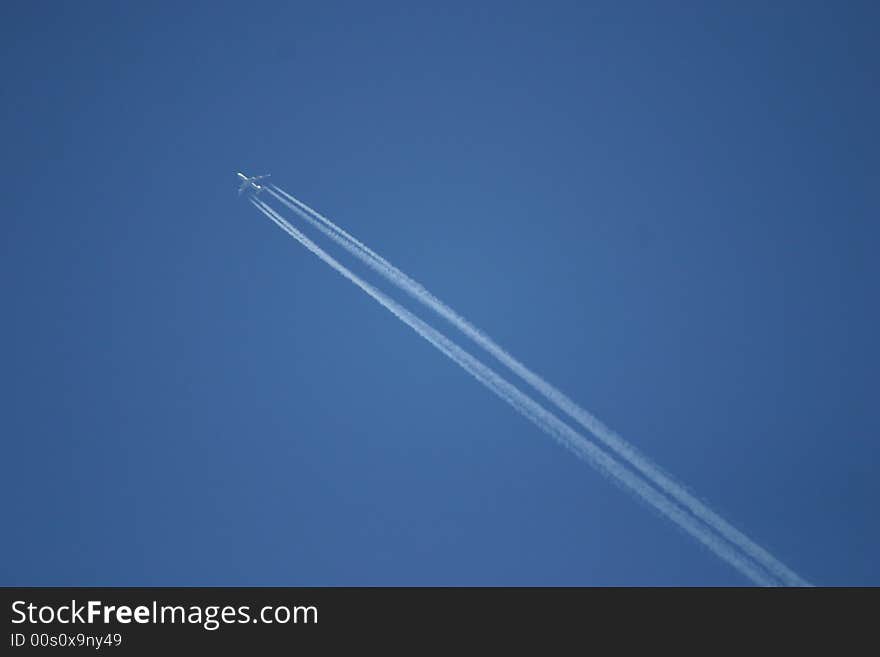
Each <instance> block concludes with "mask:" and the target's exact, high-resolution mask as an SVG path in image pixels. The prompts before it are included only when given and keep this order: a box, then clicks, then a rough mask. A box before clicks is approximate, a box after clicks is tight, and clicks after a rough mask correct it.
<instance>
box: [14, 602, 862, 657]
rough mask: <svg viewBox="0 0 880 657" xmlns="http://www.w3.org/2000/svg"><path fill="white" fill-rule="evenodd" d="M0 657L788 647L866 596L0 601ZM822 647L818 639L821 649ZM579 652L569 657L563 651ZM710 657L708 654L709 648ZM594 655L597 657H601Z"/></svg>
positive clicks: (853, 627) (847, 629) (853, 629)
mask: <svg viewBox="0 0 880 657" xmlns="http://www.w3.org/2000/svg"><path fill="white" fill-rule="evenodd" d="M2 593H3V605H4V617H5V619H6V620H5V626H6V636H5V637H4V643H5V644H6V647H5V649H4V654H18V653H24V652H28V651H33V650H40V649H42V650H53V651H56V652H57V651H62V653H68V652H69V651H70V650H71V649H73V650H91V651H98V652H99V653H101V654H106V653H110V654H116V653H123V652H141V651H150V652H152V653H153V654H155V651H158V650H165V651H172V652H176V651H178V650H199V651H204V650H224V651H227V650H247V651H250V650H254V649H269V648H278V649H310V650H312V649H314V650H320V651H323V652H326V651H327V650H331V649H340V650H341V649H343V648H348V649H350V648H351V647H361V648H367V647H370V648H382V647H391V646H394V647H397V648H407V647H409V648H411V649H412V650H413V651H418V652H421V651H423V650H427V649H429V648H436V647H440V646H443V647H445V648H446V649H454V648H456V647H460V648H466V647H468V646H470V645H472V642H474V641H480V642H482V643H483V644H484V645H491V646H495V647H500V646H502V645H503V646H514V647H520V648H522V647H524V646H526V645H531V646H534V647H536V648H541V647H542V646H543V647H544V648H547V647H549V646H550V645H556V644H559V643H560V642H563V643H565V642H571V641H574V642H581V645H582V646H583V647H584V648H585V649H586V648H587V647H589V646H590V645H591V643H590V642H592V641H597V640H601V641H602V642H603V644H604V642H606V641H611V642H612V645H614V646H616V647H617V648H618V649H620V648H626V647H633V648H635V647H638V646H645V645H651V642H654V643H655V644H658V642H659V645H664V646H669V645H682V644H684V643H689V642H692V643H695V644H697V645H700V644H701V643H702V641H703V639H702V637H705V636H708V637H712V636H714V637H715V639H714V641H715V643H716V648H717V647H721V645H722V644H723V645H724V646H726V647H729V645H730V643H731V642H733V643H739V644H742V645H750V644H751V642H753V641H760V642H761V644H762V645H764V646H765V647H766V645H767V642H768V641H770V642H777V641H779V642H781V643H780V645H789V646H790V645H791V641H792V640H795V639H797V638H798V637H800V638H808V639H809V638H813V637H816V638H818V636H820V635H821V633H823V632H828V631H830V630H831V628H832V627H834V628H835V632H836V634H835V635H834V636H835V640H836V641H844V642H846V641H847V640H849V639H852V637H853V636H855V634H856V633H857V631H858V630H865V629H868V628H869V627H870V625H869V623H868V619H869V618H871V617H872V616H873V614H871V613H870V610H871V609H873V608H874V607H873V605H871V604H865V603H866V602H869V601H870V602H873V601H874V600H876V590H874V591H863V593H868V597H867V599H865V597H864V596H862V595H859V594H858V593H857V592H855V591H846V590H836V591H831V590H826V591H816V590H812V591H811V590H803V589H801V590H758V589H575V588H558V589H545V588H497V589H477V588H474V589H466V588H434V589H425V588H6V589H2ZM826 638H827V637H826ZM572 645H576V644H572ZM706 648H707V649H709V646H708V645H707V646H706ZM601 654H604V653H601Z"/></svg>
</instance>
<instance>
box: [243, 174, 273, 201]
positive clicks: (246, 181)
mask: <svg viewBox="0 0 880 657" xmlns="http://www.w3.org/2000/svg"><path fill="white" fill-rule="evenodd" d="M236 175H237V176H238V177H239V178H240V179H241V185H239V187H238V195H239V196H241V195H242V193H243V192H244V191H245V190H246V189H248V188H249V187H251V188H253V190H254V192H255V193H256V194H259V193H260V192H261V191H263V186H262V185H258V184H257V181H258V180H262V179H263V178H268V177H269V176H271V175H272V174H271V173H267V174H266V175H265V176H253V177H251V178H248V177H247V176H246V175H244V174H243V173H241V172H240V171H239V172H238V173H237V174H236Z"/></svg>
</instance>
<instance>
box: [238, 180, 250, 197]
mask: <svg viewBox="0 0 880 657" xmlns="http://www.w3.org/2000/svg"><path fill="white" fill-rule="evenodd" d="M250 184H251V181H250V180H245V181H244V182H243V183H241V185H239V187H238V195H239V196H241V193H242V192H243V191H244V190H246V189H247V188H248V185H250Z"/></svg>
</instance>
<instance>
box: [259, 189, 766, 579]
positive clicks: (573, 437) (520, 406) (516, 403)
mask: <svg viewBox="0 0 880 657" xmlns="http://www.w3.org/2000/svg"><path fill="white" fill-rule="evenodd" d="M250 200H251V203H252V204H253V205H254V206H255V207H257V208H258V209H259V210H260V211H261V212H263V214H265V215H266V216H267V217H268V218H269V219H271V220H272V221H273V222H274V223H275V224H276V225H277V226H278V227H279V228H281V229H282V230H283V231H285V232H286V233H287V234H289V235H290V236H291V237H293V238H294V239H296V240H297V241H298V242H299V243H300V244H302V245H303V246H304V247H305V248H306V249H308V250H309V251H311V252H312V253H313V254H314V255H316V256H317V257H318V258H320V259H321V260H322V261H324V262H325V263H326V264H328V265H329V266H330V267H332V268H333V269H335V270H336V271H337V272H338V273H339V274H341V275H342V276H343V277H345V278H346V279H348V280H349V281H350V282H352V283H354V284H355V285H356V286H357V287H359V288H360V289H361V290H363V291H364V292H366V293H367V294H368V295H369V296H371V297H372V298H373V299H374V300H375V301H377V302H378V303H379V304H381V305H382V306H384V307H385V308H386V309H387V310H388V311H389V312H391V313H392V314H393V315H394V316H396V317H397V318H398V319H400V320H401V321H402V322H404V323H405V324H406V325H408V326H409V327H410V328H412V329H413V330H414V331H415V332H416V333H418V334H419V335H420V336H421V337H422V338H424V339H425V340H427V341H428V342H430V343H431V344H432V345H433V346H434V347H435V348H437V349H438V350H439V351H441V352H442V353H443V354H444V355H446V356H447V357H448V358H450V359H451V360H452V361H454V362H455V363H457V364H458V365H459V366H460V367H462V368H463V369H464V370H465V371H466V372H468V373H469V374H470V375H471V376H473V377H474V378H475V379H476V380H477V381H479V382H480V383H482V384H483V385H484V386H486V387H487V388H488V389H489V390H491V391H492V392H493V393H495V394H496V395H497V396H498V397H500V398H501V399H502V400H504V401H505V402H507V403H508V404H509V405H511V406H512V407H513V408H514V409H515V410H517V411H518V412H519V413H520V414H522V415H523V416H524V417H526V418H527V419H529V420H531V421H532V422H533V423H534V424H535V425H537V426H538V427H539V428H540V429H541V430H543V431H544V432H545V433H547V434H548V435H550V436H551V437H553V438H554V439H556V440H557V441H558V442H560V443H561V444H562V445H563V446H565V447H567V448H568V449H569V450H571V451H572V452H574V453H575V454H576V455H577V456H578V457H580V458H582V459H584V460H585V461H587V462H588V463H589V464H590V465H592V466H593V467H594V468H596V469H597V470H599V472H601V473H602V474H603V475H605V476H607V477H608V478H610V479H611V480H612V481H614V482H615V483H617V484H619V485H620V486H621V487H623V488H624V489H626V490H627V491H629V492H630V493H631V494H633V495H634V496H636V497H637V498H639V499H641V500H642V501H644V502H646V503H648V504H649V505H651V506H653V507H654V508H655V509H656V510H657V511H658V512H660V513H661V514H662V515H664V516H666V517H667V518H669V519H670V520H672V522H674V523H675V524H676V525H678V526H679V527H680V528H681V529H683V530H684V531H685V532H687V533H688V534H690V535H691V536H692V537H693V538H695V539H696V540H697V541H699V542H700V543H702V544H703V545H705V546H706V547H707V548H708V549H709V550H710V551H711V552H713V553H714V554H715V555H716V556H718V557H719V558H721V559H722V560H724V561H726V562H727V563H729V564H730V565H731V566H733V567H734V568H735V569H736V570H737V571H739V572H740V573H741V574H743V575H744V576H745V577H747V578H748V579H750V580H751V581H753V582H754V583H756V584H759V585H762V586H775V585H777V584H778V582H777V581H776V580H775V579H774V578H772V577H771V576H769V575H768V573H767V572H765V570H764V569H763V568H762V567H761V566H759V565H758V564H756V563H754V562H753V561H752V560H751V559H749V558H748V556H747V555H745V554H743V553H742V551H741V550H740V549H738V546H735V545H733V544H731V543H729V542H728V541H725V540H724V539H722V538H720V537H719V536H718V535H717V534H716V533H715V532H713V531H712V530H711V529H710V528H708V527H707V526H706V525H705V524H704V523H702V522H700V521H699V520H698V519H696V518H695V517H694V516H692V515H691V514H689V513H687V512H686V511H684V510H682V509H681V508H680V507H679V506H678V505H676V504H674V503H673V502H672V501H671V500H670V499H669V498H668V497H666V496H665V495H663V494H662V493H661V492H659V491H658V490H657V489H656V488H654V487H653V486H651V485H650V484H649V483H647V482H646V481H645V480H644V479H643V478H642V477H641V476H639V475H638V474H636V473H635V472H633V471H632V470H630V469H629V468H627V467H626V466H625V465H623V464H622V463H620V462H619V461H618V460H617V459H615V458H614V457H612V456H611V455H609V454H608V453H607V452H605V450H603V449H602V448H601V447H599V446H598V445H596V444H595V443H593V442H592V441H590V440H588V439H587V438H585V437H584V436H583V435H581V434H580V433H578V432H577V431H575V430H574V429H572V428H571V427H570V426H568V425H567V424H565V423H564V422H563V421H562V420H560V419H559V418H558V417H556V416H555V415H554V414H553V413H551V412H550V411H548V410H547V409H545V408H544V407H543V406H541V405H540V404H538V403H537V402H536V401H534V400H533V399H532V398H531V397H529V396H528V395H526V394H525V393H523V392H522V391H520V390H519V389H518V388H517V387H516V386H514V385H513V384H511V383H510V382H509V381H507V380H506V379H504V378H503V377H501V376H500V375H499V374H497V373H496V372H495V371H494V370H492V369H491V368H489V367H488V366H486V365H485V364H483V363H482V362H481V361H479V360H478V359H476V358H475V357H474V356H472V355H471V354H469V353H468V352H467V351H465V350H464V349H462V348H461V347H459V346H458V345H457V344H455V343H454V342H452V341H451V340H450V339H449V338H447V337H446V336H445V335H443V334H442V333H440V332H439V331H437V330H436V329H434V328H433V327H431V326H429V325H428V324H426V323H425V322H424V321H423V320H421V319H420V318H418V317H416V316H415V315H414V314H412V313H411V312H409V311H408V310H406V309H405V308H404V307H402V306H401V305H400V304H398V303H397V302H396V301H394V300H393V299H391V298H390V297H388V296H386V295H385V294H383V293H382V292H380V291H379V290H377V289H376V288H374V287H373V286H371V285H370V284H369V283H367V282H365V281H364V280H362V279H361V278H360V277H358V276H357V275H356V274H354V273H352V272H351V271H350V270H349V269H347V268H346V267H345V266H343V265H342V264H340V263H339V262H338V261H337V260H335V259H334V258H333V257H332V256H330V255H329V254H327V253H326V252H325V251H324V250H323V249H321V248H320V247H319V246H317V245H316V244H315V243H314V242H312V241H311V240H310V239H309V238H308V237H306V236H305V235H303V234H302V233H301V232H300V231H298V230H297V229H296V228H294V227H293V226H291V225H290V224H289V223H288V222H287V221H286V220H285V219H284V218H282V217H281V216H280V215H279V214H278V213H277V212H276V211H275V210H274V209H272V208H271V207H270V206H268V205H266V204H265V203H263V202H262V201H259V200H257V199H254V198H251V199H250Z"/></svg>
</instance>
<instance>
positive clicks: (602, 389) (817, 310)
mask: <svg viewBox="0 0 880 657" xmlns="http://www.w3.org/2000/svg"><path fill="white" fill-rule="evenodd" d="M768 5H770V6H768ZM878 19H880V10H878V5H877V3H872V2H865V3H858V2H827V3H815V2H788V3H785V2H775V3H764V2H747V3H743V2H722V3H718V2H716V3H699V2H696V3H671V2H670V3H659V2H644V3H638V2H607V3H591V2H569V3H560V2H540V3H534V2H533V3H508V2H503V3H502V2H498V3H492V2H484V3H471V2H467V3H464V2H462V3H454V2H442V3H441V2H432V3H410V2H401V3H383V2H372V3H350V4H340V3H333V2H327V3H315V2H308V3H277V4H261V3H251V2H249V3H240V2H236V3H228V4H222V3H200V4H198V5H196V4H195V3H117V2H107V3H99V2H85V3H60V2H28V3H4V5H3V7H2V9H0V26H2V27H0V31H2V39H0V53H2V55H0V62H2V74H3V84H2V87H0V89H2V91H0V93H2V105H0V112H2V122H0V130H2V151H3V157H2V158H0V167H2V171H0V173H2V179H3V186H4V194H3V211H2V231H3V233H2V235H3V239H2V242H0V248H2V252H0V281H2V299H3V322H2V324H0V344H2V345H3V346H2V363H3V366H2V376H0V385H2V391H0V393H2V395H0V399H2V413H0V437H2V438H0V439H2V446H3V448H2V449H3V451H2V462H3V475H2V477H0V494H2V498H3V503H2V523H3V527H4V530H3V536H4V538H3V541H2V545H0V564H2V565H0V568H2V578H0V583H2V584H6V585H26V584H30V585H52V584H61V585H75V584H81V585H92V584H94V585H98V584H104V585H170V584H181V585H269V584H278V585H341V584H355V585H362V584H363V585H367V584H380V585H381V584H404V585H410V584H525V585H534V584H549V585H569V584H578V585H634V584H646V585H678V584H683V585H740V584H746V583H747V582H746V581H745V580H743V579H742V578H741V577H740V576H739V575H738V574H737V573H736V572H734V571H733V570H731V569H730V568H728V567H727V566H726V565H724V564H723V563H721V562H720V561H718V560H717V559H716V558H715V557H713V556H712V555H711V554H710V553H708V552H707V551H706V550H704V549H701V548H700V547H699V546H698V545H697V544H696V543H694V542H693V541H692V540H691V539H690V538H688V537H687V536H685V535H684V534H682V533H681V532H680V531H678V530H676V529H675V528H674V527H673V526H671V525H670V524H669V523H668V522H667V521H665V520H664V519H662V518H660V517H659V516H657V515H656V514H655V513H654V512H652V511H651V510H650V509H649V508H647V507H645V506H644V505H641V504H639V503H636V502H635V501H634V500H633V499H632V498H630V497H629V496H627V495H626V494H625V493H623V492H622V491H621V490H619V489H618V488H616V487H614V486H613V485H610V484H609V483H608V482H607V481H606V480H604V479H602V478H601V477H600V476H598V475H597V474H596V473H595V472H594V471H592V470H591V469H589V468H588V467H587V466H585V465H584V464H583V463H582V462H580V461H578V460H577V459H575V458H573V457H572V456H571V455H570V454H569V453H567V452H565V451H564V450H562V449H560V448H559V447H558V446H557V445H556V444H554V443H553V442H552V441H551V440H549V439H548V438H546V437H545V436H544V435H543V434H541V433H539V432H538V431H537V430H536V429H535V428H534V427H533V426H532V425H531V424H529V423H528V422H527V421H525V420H524V419H522V418H521V417H519V416H517V415H516V414H514V413H513V412H512V411H511V410H510V409H509V408H508V407H507V406H505V405H504V404H503V403H501V402H500V401H498V400H497V399H496V398H494V397H493V396H492V395H491V394H490V393H489V392H487V391H486V390H485V389H483V388H481V387H480V386H479V385H478V384H476V383H475V382H474V381H473V380H472V379H470V378H469V377H468V376H467V375H466V374H464V373H463V372H462V371H461V370H459V369H458V368H457V367H456V366H455V365H453V364H452V363H450V362H449V361H448V360H446V359H445V358H443V356H442V355H440V354H439V353H438V352H436V351H435V350H433V349H432V348H431V347H430V346H429V345H427V344H426V343H425V342H423V341H422V340H421V339H420V338H418V337H417V336H416V335H415V334H413V333H412V332H411V331H410V330H409V329H407V328H406V327H404V326H403V325H402V324H400V322H398V321H397V320H395V319H394V318H393V317H391V316H390V315H389V314H388V313H387V312H385V311H384V310H382V309H381V308H380V307H379V306H377V305H376V304H375V303H374V302H372V301H370V300H369V299H368V298H366V297H365V296H364V295H363V294H362V293H360V292H359V291H357V290H356V289H355V288H354V287H352V286H351V285H350V284H348V283H346V282H345V281H343V280H342V279H341V278H339V277H338V276H337V275H336V274H334V273H333V272H331V271H330V270H329V269H328V268H327V267H326V266H324V265H322V264H321V263H320V262H318V261H317V260H316V259H315V258H314V257H312V256H311V255H309V254H308V253H307V252H305V251H304V250H303V249H302V248H300V247H299V246H297V245H296V244H295V243H294V242H293V241H292V240H290V239H289V238H288V237H286V236H285V235H284V234H283V233H281V232H280V231H279V230H278V229H277V228H275V227H274V226H272V225H271V224H270V223H269V222H268V221H267V220H265V219H264V218H263V217H262V216H261V215H259V214H258V213H257V212H256V211H255V210H254V209H253V208H252V207H251V206H250V205H249V204H247V203H246V202H244V200H242V199H238V198H237V197H236V196H235V192H234V188H235V180H234V173H235V171H237V170H243V171H246V172H253V173H264V172H271V173H272V174H273V176H274V178H273V180H274V181H275V182H277V183H278V184H280V185H281V186H282V187H284V188H286V189H288V190H289V191H291V192H292V193H294V194H296V195H298V196H299V197H300V198H302V199H303V200H305V201H306V202H307V203H310V204H312V205H313V206H315V207H316V208H317V209H319V210H320V211H322V212H324V213H325V214H328V215H329V216H331V217H333V218H334V219H335V220H336V221H337V222H338V223H340V224H342V225H343V226H345V227H346V228H348V229H349V230H351V231H352V232H353V233H354V234H355V235H357V236H358V237H360V238H361V239H363V240H364V241H366V242H367V243H368V244H369V245H371V246H372V247H374V248H375V249H377V250H378V251H379V252H381V253H383V254H384V255H386V256H387V257H388V258H390V259H391V260H392V261H393V262H395V263H396V264H397V265H399V266H400V267H401V268H402V269H404V270H405V271H407V272H409V273H410V274H412V275H413V276H414V277H415V278H417V279H418V280H420V281H421V282H423V283H424V284H425V285H427V286H428V287H429V288H430V289H431V290H432V291H434V292H435V293H436V294H438V295H439V296H440V297H441V298H443V299H444V300H446V301H447V302H449V303H450V304H451V305H452V306H453V307H454V308H456V309H457V310H459V311H460V312H461V313H462V314H464V315H465V316H467V317H468V318H470V319H471V320H473V321H474V322H475V323H476V324H477V325H478V326H480V327H482V328H483V329H485V330H486V331H487V332H488V333H489V334H491V335H492V336H493V337H495V338H496V339H497V340H498V341H499V342H500V343H501V344H502V345H504V346H505V347H507V348H508V349H509V350H510V351H511V352H513V353H514V354H515V355H517V356H518V357H520V358H521V359H522V360H524V361H525V362H526V363H527V364H529V365H530V366H531V367H532V368H533V369H535V370H537V371H538V372H540V373H541V374H542V375H544V376H545V377H546V378H547V379H549V380H550V381H552V382H554V383H555V384H557V385H558V386H559V387H561V388H562V389H563V390H565V391H566V392H567V393H569V394H570V395H571V396H572V397H574V398H575V399H576V400H578V401H579V402H581V403H582V404H583V405H585V406H586V407H587V408H589V409H590V410H591V411H593V412H594V413H596V414H597V415H598V416H599V417H600V418H602V419H603V420H604V421H605V422H607V423H608V424H610V425H611V426H612V427H614V428H615V429H616V430H617V431H619V432H620V433H621V434H622V435H623V436H625V437H626V438H627V439H628V440H630V441H631V442H633V443H634V444H636V445H637V446H639V447H640V448H642V449H643V451H645V452H646V453H647V454H649V455H650V456H652V457H653V458H654V459H655V460H656V461H657V462H658V463H660V464H661V465H662V466H663V467H665V468H666V469H668V470H669V471H670V472H672V473H674V474H675V475H676V476H677V477H679V478H680V479H681V480H682V481H684V482H686V483H687V484H688V485H689V486H690V487H691V488H692V489H693V490H694V491H696V492H697V493H699V494H700V495H701V496H702V497H703V498H704V499H706V500H707V501H708V502H710V503H711V505H712V506H713V507H714V508H715V509H716V510H717V511H719V512H720V513H721V514H722V515H724V516H725V517H726V518H727V519H728V520H730V521H731V522H733V523H734V524H735V525H736V526H738V527H739V528H741V529H742V530H744V531H745V532H746V533H747V534H749V535H750V536H751V537H752V538H754V539H756V540H757V541H758V542H759V543H761V544H763V545H765V546H766V547H767V548H769V549H770V550H771V551H773V552H774V554H776V555H777V556H778V557H779V558H781V559H782V560H783V561H784V562H786V563H787V564H788V565H790V566H791V567H792V568H794V569H795V570H797V571H798V572H799V573H801V574H802V575H804V576H805V577H807V578H808V579H811V580H812V581H814V582H816V583H818V584H875V585H877V584H880V566H878V561H877V555H878V554H880V522H878V513H877V510H876V504H877V501H878V499H880V478H878V476H877V471H878V460H880V459H878V456H880V453H878V452H880V447H878V436H880V420H878V414H877V409H876V407H877V372H878V367H880V351H878V346H877V335H880V314H878V312H880V311H878V304H877V296H878V293H877V289H878V281H880V262H878V259H877V258H876V255H875V254H876V244H877V242H878V237H880V225H878V217H880V213H878V209H880V195H878V189H880V166H878V146H880V139H878V123H877V117H878V116H880V85H878V65H880V64H878V63H880V47H878V40H877V25H878ZM443 328H444V329H445V327H443Z"/></svg>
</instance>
